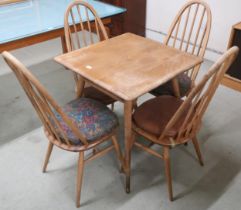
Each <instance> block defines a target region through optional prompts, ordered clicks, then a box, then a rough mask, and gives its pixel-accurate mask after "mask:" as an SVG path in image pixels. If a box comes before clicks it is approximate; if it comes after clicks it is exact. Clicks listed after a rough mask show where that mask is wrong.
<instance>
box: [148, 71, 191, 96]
mask: <svg viewBox="0 0 241 210" xmlns="http://www.w3.org/2000/svg"><path fill="white" fill-rule="evenodd" d="M177 79H178V84H179V90H180V95H181V97H184V96H185V95H187V93H188V91H189V90H190V89H191V86H192V80H191V78H190V77H189V76H188V75H187V74H184V73H183V74H180V75H179V76H178V77H177ZM150 93H151V94H153V95H155V96H161V95H171V96H175V92H174V90H173V86H172V82H171V81H168V82H167V83H165V84H163V85H160V86H159V87H157V88H155V89H154V90H152V91H151V92H150Z"/></svg>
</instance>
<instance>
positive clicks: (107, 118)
mask: <svg viewBox="0 0 241 210" xmlns="http://www.w3.org/2000/svg"><path fill="white" fill-rule="evenodd" d="M2 55H3V58H4V59H5V61H6V62H7V64H8V65H9V66H10V68H11V69H12V71H13V72H14V74H15V75H16V77H17V79H18V80H19V82H20V84H21V85H22V87H23V89H24V91H25V93H26V95H27V96H28V98H29V100H30V102H31V103H32V105H33V107H34V109H35V111H36V112H37V114H38V116H39V118H40V120H41V122H42V124H43V127H44V132H45V135H46V137H47V138H48V140H49V146H48V150H47V154H46V158H45V162H44V166H43V172H45V171H46V168H47V164H48V161H49V158H50V155H51V152H52V149H53V146H54V145H55V146H57V147H59V148H61V149H63V150H67V151H71V152H77V153H78V154H79V160H78V174H77V193H76V206H77V207H79V206H80V192H81V186H82V177H83V168H84V164H85V163H86V162H88V161H91V160H93V159H95V158H98V157H100V156H102V155H104V154H106V153H107V152H109V151H110V150H112V149H115V151H116V153H117V157H118V159H119V161H120V162H121V164H123V162H122V161H123V159H122V153H121V151H120V148H119V144H118V142H117V138H116V133H117V128H118V119H117V116H116V115H115V114H114V113H113V112H112V111H111V110H110V109H108V107H106V105H104V104H102V103H100V102H99V101H96V100H94V99H90V98H84V97H80V98H78V99H75V100H73V101H71V102H69V103H67V104H66V105H65V106H63V107H60V106H59V105H58V104H57V103H56V102H55V100H54V99H53V98H52V97H51V96H50V95H49V93H48V92H47V90H46V89H45V88H44V86H43V85H42V84H41V83H40V82H39V81H38V79H37V78H36V77H35V76H34V75H33V74H32V73H31V72H30V71H29V70H28V69H27V68H26V67H25V66H24V65H23V64H22V63H21V62H20V61H18V60H17V59H16V58H15V57H13V56H12V55H11V54H10V53H8V52H3V53H2ZM110 139H111V140H112V144H108V145H106V146H104V145H103V144H102V143H104V142H106V141H108V140H110ZM99 145H101V147H102V146H104V148H103V147H102V148H101V149H99V150H98V151H97V152H95V153H94V154H91V155H90V156H89V157H86V158H85V157H84V152H85V151H88V150H90V149H93V148H96V147H97V146H99Z"/></svg>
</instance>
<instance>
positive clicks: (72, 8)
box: [64, 0, 108, 52]
mask: <svg viewBox="0 0 241 210" xmlns="http://www.w3.org/2000/svg"><path fill="white" fill-rule="evenodd" d="M91 18H92V19H91ZM79 31H81V34H78V32H79ZM64 32H65V40H66V46H67V51H68V52H71V51H73V50H76V49H79V48H81V47H83V46H88V45H90V44H94V43H95V40H94V36H93V34H94V33H96V35H97V38H98V40H99V41H101V40H106V39H108V35H107V32H106V30H105V27H104V24H103V23H102V21H101V19H100V18H99V16H98V14H97V12H96V11H95V9H94V8H93V7H92V6H91V5H90V4H88V3H86V2H85V1H81V0H75V1H73V2H72V3H71V4H70V5H69V6H68V7H67V9H66V12H65V18H64ZM88 37H89V38H88ZM74 40H75V41H74ZM75 44H76V45H77V47H76V46H75Z"/></svg>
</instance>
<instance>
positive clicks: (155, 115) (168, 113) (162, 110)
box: [133, 96, 185, 137]
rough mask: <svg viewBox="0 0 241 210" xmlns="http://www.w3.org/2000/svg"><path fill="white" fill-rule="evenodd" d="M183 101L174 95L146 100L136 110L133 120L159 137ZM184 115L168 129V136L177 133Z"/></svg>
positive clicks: (146, 130) (138, 125)
mask: <svg viewBox="0 0 241 210" xmlns="http://www.w3.org/2000/svg"><path fill="white" fill-rule="evenodd" d="M182 103H183V100H182V99H178V98H176V97H173V96H159V97H156V98H153V99H151V100H149V101H146V102H145V103H143V104H142V105H141V106H139V107H138V108H137V109H136V110H135V112H134V114H133V121H134V123H135V125H136V126H137V127H139V128H141V129H142V130H144V131H145V132H147V133H149V134H151V135H154V136H156V137H159V136H160V135H161V134H162V132H163V130H164V128H165V126H166V125H167V123H168V122H169V120H170V119H171V118H172V117H173V115H174V114H175V113H176V111H177V110H178V108H179V107H180V106H181V104H182ZM184 117H185V113H184V115H183V116H182V117H181V119H180V120H179V121H178V123H177V124H176V125H175V126H174V127H173V128H172V129H171V130H170V131H168V133H167V136H168V137H174V136H175V135H176V134H177V132H178V129H179V128H180V126H181V124H182V122H183V120H184Z"/></svg>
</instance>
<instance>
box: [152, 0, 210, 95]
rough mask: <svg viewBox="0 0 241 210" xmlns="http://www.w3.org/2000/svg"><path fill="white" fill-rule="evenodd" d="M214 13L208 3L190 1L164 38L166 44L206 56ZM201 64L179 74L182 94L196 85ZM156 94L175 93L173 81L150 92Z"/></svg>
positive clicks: (178, 79)
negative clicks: (212, 13)
mask: <svg viewBox="0 0 241 210" xmlns="http://www.w3.org/2000/svg"><path fill="white" fill-rule="evenodd" d="M211 22H212V15H211V11H210V8H209V6H208V4H207V3H205V2H204V1H201V0H192V1H188V3H187V4H185V5H184V6H183V7H182V9H181V10H180V11H179V13H178V14H177V16H176V18H175V19H174V21H173V23H172V25H171V27H170V29H169V32H168V34H167V36H166V38H165V40H164V44H165V45H169V46H171V47H175V48H177V49H179V50H182V51H185V52H188V53H191V54H193V55H197V56H199V57H202V58H203V56H204V54H205V51H206V47H207V44H208V40H209V34H210V30H211ZM200 66H201V65H198V66H196V67H195V68H194V69H191V70H189V71H187V72H185V73H182V74H180V75H178V76H177V81H178V85H179V92H180V96H181V97H183V96H185V95H187V94H188V92H189V91H190V90H191V87H193V86H194V82H195V79H196V77H197V74H198V71H199V69H200ZM150 93H151V94H153V95H155V96H160V95H172V96H174V95H175V91H174V88H173V81H169V82H167V83H166V84H164V85H161V86H159V87H157V88H155V89H154V90H152V91H151V92H150Z"/></svg>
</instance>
